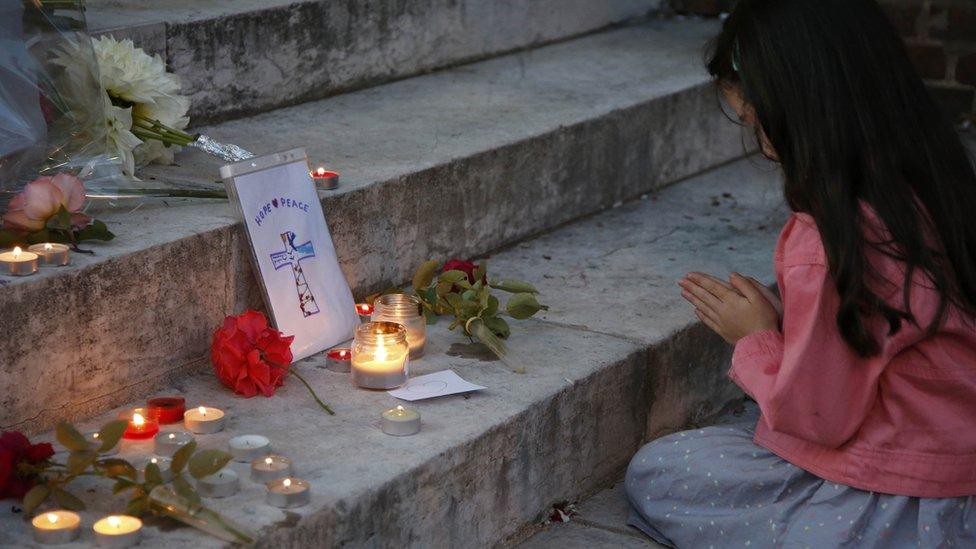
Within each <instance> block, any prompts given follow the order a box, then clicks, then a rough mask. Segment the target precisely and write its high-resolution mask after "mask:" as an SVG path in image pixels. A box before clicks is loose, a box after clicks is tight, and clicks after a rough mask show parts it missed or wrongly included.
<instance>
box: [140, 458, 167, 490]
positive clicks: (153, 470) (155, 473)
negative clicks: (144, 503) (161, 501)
mask: <svg viewBox="0 0 976 549" xmlns="http://www.w3.org/2000/svg"><path fill="white" fill-rule="evenodd" d="M144 475H145V478H146V482H147V483H148V484H157V485H158V484H162V483H163V474H162V473H161V472H160V470H159V465H157V464H155V463H153V462H149V463H147V464H146V472H145V473H144Z"/></svg>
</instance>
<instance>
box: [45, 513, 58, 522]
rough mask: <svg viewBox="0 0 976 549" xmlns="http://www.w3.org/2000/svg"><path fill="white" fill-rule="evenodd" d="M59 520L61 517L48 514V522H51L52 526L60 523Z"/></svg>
mask: <svg viewBox="0 0 976 549" xmlns="http://www.w3.org/2000/svg"><path fill="white" fill-rule="evenodd" d="M58 518H59V517H58V516H57V515H55V514H54V513H48V514H47V521H48V522H50V523H51V524H54V523H56V522H57V521H58Z"/></svg>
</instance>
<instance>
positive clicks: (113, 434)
mask: <svg viewBox="0 0 976 549" xmlns="http://www.w3.org/2000/svg"><path fill="white" fill-rule="evenodd" d="M128 425H129V422H128V421H126V420H124V419H118V420H115V421H110V422H108V423H106V424H105V425H102V428H101V429H100V430H99V431H98V439H99V440H101V441H102V446H101V447H100V448H99V449H98V451H99V452H108V451H109V450H111V449H112V448H114V447H115V445H116V444H118V443H119V440H120V439H121V438H122V434H123V433H125V428H126V427H128Z"/></svg>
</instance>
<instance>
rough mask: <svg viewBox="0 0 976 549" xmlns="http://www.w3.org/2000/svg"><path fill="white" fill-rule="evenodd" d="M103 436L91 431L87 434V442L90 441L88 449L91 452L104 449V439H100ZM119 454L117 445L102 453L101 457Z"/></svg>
mask: <svg viewBox="0 0 976 549" xmlns="http://www.w3.org/2000/svg"><path fill="white" fill-rule="evenodd" d="M101 436H102V435H101V434H100V433H99V432H98V431H90V432H88V433H85V440H87V441H88V448H89V449H91V450H95V451H96V452H97V451H98V450H99V448H101V447H102V439H101V438H99V437H101ZM117 453H119V445H118V443H116V444H115V446H112V447H111V448H109V449H108V450H106V451H104V452H102V453H101V455H103V456H114V455H115V454H117Z"/></svg>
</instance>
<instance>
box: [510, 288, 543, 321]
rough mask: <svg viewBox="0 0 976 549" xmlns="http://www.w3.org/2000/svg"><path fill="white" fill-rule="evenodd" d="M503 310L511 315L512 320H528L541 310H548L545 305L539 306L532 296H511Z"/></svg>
mask: <svg viewBox="0 0 976 549" xmlns="http://www.w3.org/2000/svg"><path fill="white" fill-rule="evenodd" d="M505 308H506V309H507V310H508V314H510V315H512V318H516V319H519V320H524V319H526V318H529V317H531V316H532V315H534V314H536V313H538V312H539V311H541V310H543V309H546V310H548V309H549V307H546V306H545V305H540V304H539V302H538V301H536V299H535V296H534V295H532V294H515V295H513V296H512V297H510V298H509V300H508V304H506V306H505Z"/></svg>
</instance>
